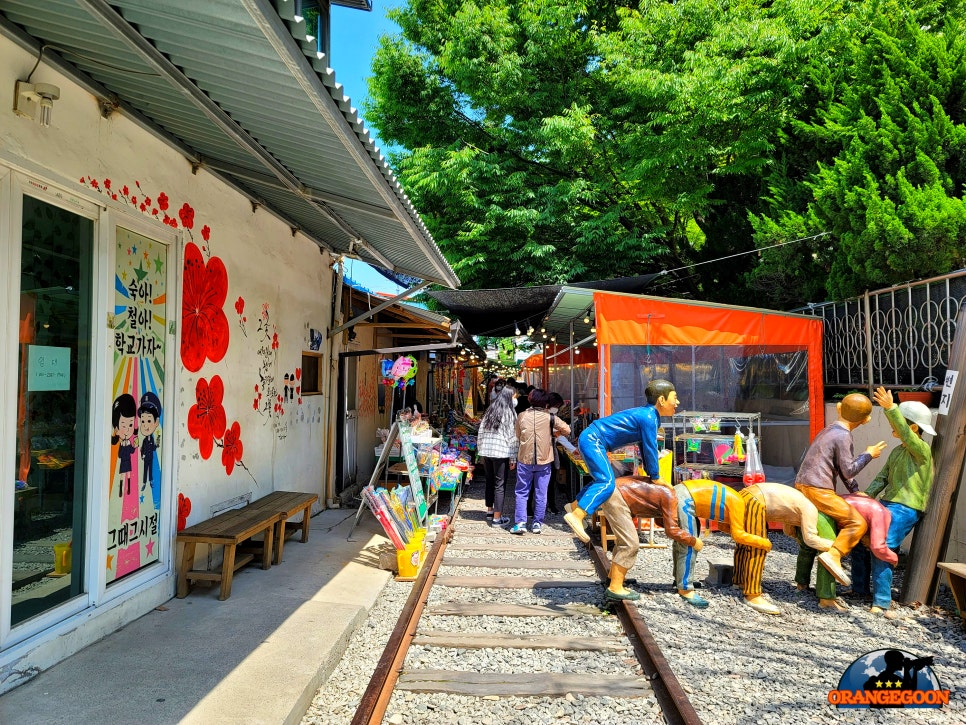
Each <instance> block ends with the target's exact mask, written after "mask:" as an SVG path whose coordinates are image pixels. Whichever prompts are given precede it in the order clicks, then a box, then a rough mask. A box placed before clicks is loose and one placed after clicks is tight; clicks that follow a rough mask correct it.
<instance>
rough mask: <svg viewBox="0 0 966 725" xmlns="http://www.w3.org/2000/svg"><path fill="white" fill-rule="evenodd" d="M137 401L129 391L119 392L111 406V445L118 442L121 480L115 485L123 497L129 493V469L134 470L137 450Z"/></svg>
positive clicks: (119, 494)
mask: <svg viewBox="0 0 966 725" xmlns="http://www.w3.org/2000/svg"><path fill="white" fill-rule="evenodd" d="M136 421H137V402H136V401H135V400H134V396H133V395H131V394H130V393H121V394H120V395H118V396H117V397H116V398H115V399H114V404H113V405H112V406H111V445H112V446H116V445H117V444H118V443H120V444H121V445H120V447H119V448H118V450H117V457H118V459H119V460H120V463H121V465H120V469H119V471H118V472H119V473H120V474H121V482H120V485H118V487H117V489H118V490H117V495H118V496H120V497H121V498H124V494H125V488H126V489H127V491H126V493H128V494H130V493H131V471H133V470H134V466H133V461H132V459H133V458H134V453H135V451H137V438H135V436H136V435H137V423H136Z"/></svg>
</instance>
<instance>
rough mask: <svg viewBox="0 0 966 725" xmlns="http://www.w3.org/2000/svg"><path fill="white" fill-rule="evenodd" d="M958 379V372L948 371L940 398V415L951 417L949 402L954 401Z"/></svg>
mask: <svg viewBox="0 0 966 725" xmlns="http://www.w3.org/2000/svg"><path fill="white" fill-rule="evenodd" d="M958 377H959V371H958V370H947V371H946V377H945V378H944V379H943V392H942V394H941V395H940V397H939V415H949V401H951V400H952V399H953V391H954V390H955V389H956V378H958Z"/></svg>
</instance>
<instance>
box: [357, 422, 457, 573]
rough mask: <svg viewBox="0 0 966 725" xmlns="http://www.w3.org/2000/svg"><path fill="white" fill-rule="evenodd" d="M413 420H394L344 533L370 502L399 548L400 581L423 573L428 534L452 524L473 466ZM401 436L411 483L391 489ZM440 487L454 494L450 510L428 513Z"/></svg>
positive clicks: (380, 521) (370, 506)
mask: <svg viewBox="0 0 966 725" xmlns="http://www.w3.org/2000/svg"><path fill="white" fill-rule="evenodd" d="M412 422H413V421H412V420H411V419H409V418H408V416H405V415H400V416H399V417H398V418H397V420H396V422H394V423H393V424H392V427H391V428H390V430H389V434H388V436H387V438H386V442H385V445H384V446H383V450H382V453H381V454H380V456H379V459H378V461H377V462H376V467H375V470H374V471H373V473H372V477H371V478H370V480H369V485H367V486H366V487H365V488H363V489H362V501H361V503H360V504H359V509H358V511H357V512H356V516H355V521H354V522H353V524H352V528H351V529H350V530H349V535H348V536H347V537H346V538H347V539H349V538H350V537H351V536H352V532H353V531H354V530H355V527H356V525H357V524H358V523H359V519H360V518H361V516H362V512H363V509H364V508H365V507H367V506H368V508H369V510H370V511H371V512H372V514H373V516H375V518H376V520H377V521H379V523H380V525H381V526H382V527H383V530H384V531H385V533H386V536H387V537H388V538H389V540H390V541H391V542H392V544H393V546H394V547H395V549H396V560H397V567H398V572H399V576H398V580H399V581H411V580H413V579H415V577H416V575H417V574H418V573H419V568H420V567H421V566H422V563H423V560H424V558H425V544H426V538H427V533H429V532H431V533H430V537H433V536H435V533H436V532H439V531H442V530H443V529H445V528H446V526H447V525H448V524H449V520H450V517H451V516H452V514H453V512H454V511H455V510H456V504H457V502H458V501H459V498H460V496H461V495H462V486H463V481H464V478H465V476H466V473H467V471H468V470H469V469H470V466H469V457H468V455H466V454H465V453H464V452H462V451H460V452H455V450H454V449H453V448H452V447H451V446H445V447H444V446H442V445H441V444H442V439H441V438H435V437H433V430H432V429H431V428H428V427H425V426H424V427H423V428H422V430H414V428H413V427H412V425H411V423H412ZM397 439H398V440H399V442H400V448H401V452H402V456H403V460H404V462H405V463H404V464H398V465H400V466H402V465H404V466H405V475H406V478H407V480H408V483H407V484H406V485H396V486H394V487H393V488H392V489H391V490H389V489H388V488H387V487H383V486H382V485H380V482H381V481H383V480H384V474H385V473H386V472H387V470H391V469H388V468H387V466H388V464H389V461H390V457H391V450H392V448H393V445H394V444H395V442H396V440H397ZM463 442H464V443H465V441H463ZM474 442H475V441H474ZM441 491H444V492H449V494H450V511H449V514H439V513H438V512H437V509H436V508H434V513H433V514H430V513H429V506H430V505H433V504H436V507H438V504H439V493H440V492H441Z"/></svg>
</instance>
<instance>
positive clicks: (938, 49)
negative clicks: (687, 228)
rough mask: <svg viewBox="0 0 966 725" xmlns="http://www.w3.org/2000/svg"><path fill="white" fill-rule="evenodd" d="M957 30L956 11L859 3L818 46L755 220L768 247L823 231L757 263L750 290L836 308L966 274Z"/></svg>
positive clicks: (964, 66) (965, 91)
mask: <svg viewBox="0 0 966 725" xmlns="http://www.w3.org/2000/svg"><path fill="white" fill-rule="evenodd" d="M962 19H963V13H962V4H961V3H959V2H925V3H924V2H918V3H912V2H900V1H898V0H878V1H875V2H868V3H857V4H856V5H855V6H854V7H853V12H852V13H850V14H849V15H847V16H844V17H842V18H840V19H839V21H838V22H837V23H836V24H835V25H834V26H833V27H831V28H829V29H828V30H827V31H826V33H825V35H826V37H825V39H824V40H823V42H822V43H820V44H819V43H815V44H813V45H812V48H811V55H810V60H809V62H808V63H806V64H805V65H804V67H803V72H802V73H801V84H802V88H803V92H802V93H801V94H800V96H801V100H800V102H799V103H800V107H799V109H797V114H796V115H797V117H796V119H795V120H794V121H793V122H792V123H791V124H790V125H789V126H787V127H786V128H785V129H784V130H783V133H782V139H781V142H780V145H779V149H778V152H777V154H776V157H777V158H778V162H777V163H776V164H775V166H774V167H773V169H772V170H771V173H770V174H769V175H768V177H767V179H766V184H767V185H768V188H769V190H770V193H769V195H768V209H767V211H765V212H764V213H762V214H760V215H753V216H752V223H753V226H754V229H755V232H756V242H757V243H758V244H759V246H763V247H764V246H769V245H772V244H775V243H777V242H779V241H780V240H784V239H788V238H796V237H808V236H810V235H812V234H815V233H817V232H829V233H830V234H829V235H828V236H826V237H823V238H820V239H816V240H813V241H812V242H811V243H810V244H808V245H806V246H804V247H798V248H795V247H793V246H789V247H787V248H777V249H772V250H768V251H765V252H763V253H762V261H761V263H760V264H759V265H758V266H757V267H756V269H754V270H753V271H752V272H751V273H750V274H749V283H750V284H751V285H752V286H753V287H757V288H758V289H759V290H760V291H761V293H762V294H764V295H765V296H766V299H769V300H770V301H771V302H773V303H776V304H781V303H783V302H785V303H793V302H798V303H799V304H800V303H801V301H805V300H821V299H828V298H830V297H831V298H833V299H840V298H843V297H848V296H852V295H857V294H860V293H861V292H862V291H864V290H866V289H874V288H877V287H883V286H888V285H892V284H899V283H902V282H905V281H908V280H912V279H918V278H923V277H929V276H933V275H937V274H942V273H945V272H948V271H950V270H952V269H956V268H959V267H962V266H963V263H964V248H963V243H962V241H961V240H962V236H963V232H964V230H966V205H964V201H963V198H962V194H963V188H964V183H966V166H964V151H966V145H964V144H966V128H964V126H963V115H964V105H963V104H964V101H966V42H964V37H963V27H962ZM823 46H824V47H823ZM833 51H834V52H833Z"/></svg>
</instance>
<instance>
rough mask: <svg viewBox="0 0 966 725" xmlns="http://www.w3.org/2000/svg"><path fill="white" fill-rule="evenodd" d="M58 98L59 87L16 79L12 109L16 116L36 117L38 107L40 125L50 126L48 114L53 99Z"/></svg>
mask: <svg viewBox="0 0 966 725" xmlns="http://www.w3.org/2000/svg"><path fill="white" fill-rule="evenodd" d="M58 98H60V88H58V87H57V86H55V85H53V84H52V83H28V82H27V81H17V82H16V84H15V85H14V89H13V111H14V113H16V114H17V115H18V116H23V117H24V118H29V119H31V120H33V119H35V118H37V109H38V108H40V125H41V126H43V127H44V128H47V127H48V126H50V114H51V112H52V110H53V108H54V101H56V100H57V99H58Z"/></svg>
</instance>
